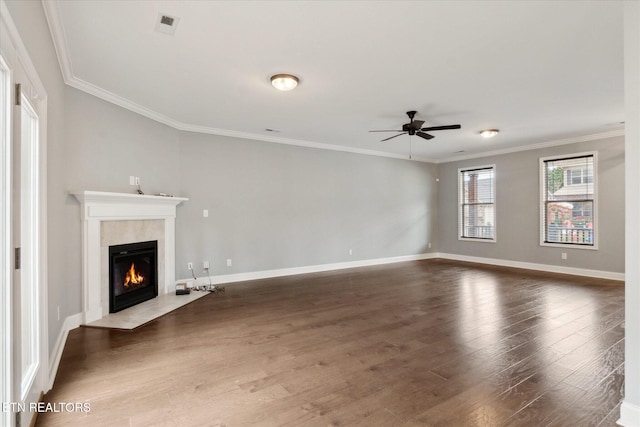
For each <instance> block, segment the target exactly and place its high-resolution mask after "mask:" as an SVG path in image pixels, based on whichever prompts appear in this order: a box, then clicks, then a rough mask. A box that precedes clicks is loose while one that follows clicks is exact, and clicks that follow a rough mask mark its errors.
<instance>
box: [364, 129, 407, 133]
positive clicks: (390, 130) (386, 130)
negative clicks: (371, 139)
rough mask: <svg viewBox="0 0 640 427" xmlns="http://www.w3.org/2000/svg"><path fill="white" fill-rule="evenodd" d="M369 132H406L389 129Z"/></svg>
mask: <svg viewBox="0 0 640 427" xmlns="http://www.w3.org/2000/svg"><path fill="white" fill-rule="evenodd" d="M369 132H404V131H403V130H397V129H394V130H391V129H389V130H370V131H369Z"/></svg>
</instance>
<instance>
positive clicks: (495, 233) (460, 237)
mask: <svg viewBox="0 0 640 427" xmlns="http://www.w3.org/2000/svg"><path fill="white" fill-rule="evenodd" d="M480 169H491V170H492V171H493V179H492V182H491V185H492V189H491V191H492V192H493V238H492V239H483V238H480V237H464V236H463V235H462V234H463V227H464V219H463V217H462V206H463V202H464V194H463V191H462V179H463V178H462V176H463V175H462V174H463V172H468V171H473V170H480ZM496 176H497V170H496V165H495V164H491V165H482V166H469V167H464V168H459V169H458V240H461V241H465V242H480V243H496V242H497V241H498V240H497V239H498V227H497V224H498V210H497V209H496V208H497V206H498V203H497V195H496Z"/></svg>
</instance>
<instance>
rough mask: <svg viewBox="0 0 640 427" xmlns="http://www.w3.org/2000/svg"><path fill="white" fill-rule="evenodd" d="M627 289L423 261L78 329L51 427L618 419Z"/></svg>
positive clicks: (236, 289)
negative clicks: (68, 408) (125, 323)
mask: <svg viewBox="0 0 640 427" xmlns="http://www.w3.org/2000/svg"><path fill="white" fill-rule="evenodd" d="M623 358H624V287H623V286H622V285H621V282H613V281H606V280H599V279H590V278H583V277H575V276H563V275H552V274H544V273H539V272H533V271H525V270H516V269H506V268H498V267H487V266H481V265H475V264H467V263H457V262H451V261H445V260H425V261H416V262H407V263H398V264H390V265H384V266H376V267H367V268H359V269H350V270H340V271H332V272H324V273H317V274H307V275H300V276H290V277H284V278H276V279H265V280H258V281H253V282H244V283H238V284H234V285H231V286H227V288H226V293H225V294H221V295H217V296H216V295H209V296H207V297H204V298H202V299H200V300H198V301H196V302H193V303H192V304H189V305H187V306H185V307H183V308H180V309H178V310H176V311H174V312H172V313H170V314H168V315H167V316H164V317H162V318H160V319H157V320H155V321H153V322H151V323H149V324H147V325H145V326H144V327H142V328H139V329H136V330H133V331H115V330H102V329H93V328H78V329H76V330H73V331H71V333H70V334H69V338H68V341H67V344H66V347H65V350H64V353H63V356H62V361H61V364H60V368H59V372H58V377H57V379H56V382H55V385H54V388H53V389H52V390H51V391H50V392H49V393H48V394H47V395H46V396H45V401H47V402H88V403H89V404H90V407H91V410H90V412H89V413H65V412H60V413H42V414H40V416H39V417H38V421H37V425H38V426H88V425H90V426H103V425H104V426H226V427H231V426H248V425H258V426H594V427H595V426H598V427H600V426H601V427H607V426H614V425H615V421H616V420H617V419H618V416H619V404H620V400H621V398H622V393H623V387H624V360H623Z"/></svg>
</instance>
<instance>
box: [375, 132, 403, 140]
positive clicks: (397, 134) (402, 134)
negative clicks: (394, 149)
mask: <svg viewBox="0 0 640 427" xmlns="http://www.w3.org/2000/svg"><path fill="white" fill-rule="evenodd" d="M404 134H406V132H402V133H399V134H397V135H393V136H390V137H389V138H385V139H382V140H380V142H385V141H388V140H390V139H391V138H395V137H396V136H400V135H404Z"/></svg>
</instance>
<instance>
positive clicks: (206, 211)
mask: <svg viewBox="0 0 640 427" xmlns="http://www.w3.org/2000/svg"><path fill="white" fill-rule="evenodd" d="M202 216H203V217H204V218H209V209H203V210H202Z"/></svg>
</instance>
